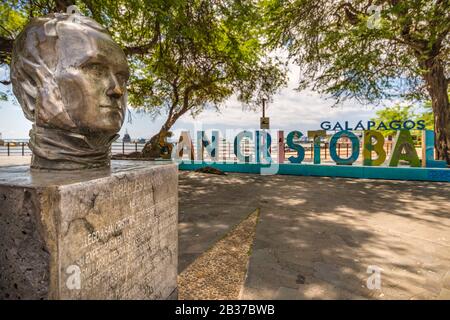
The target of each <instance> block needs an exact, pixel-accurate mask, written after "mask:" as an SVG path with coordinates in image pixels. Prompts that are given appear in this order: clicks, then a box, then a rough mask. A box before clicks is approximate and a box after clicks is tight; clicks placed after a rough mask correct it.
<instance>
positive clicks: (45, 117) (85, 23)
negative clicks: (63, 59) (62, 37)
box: [11, 14, 108, 128]
mask: <svg viewBox="0 0 450 320" xmlns="http://www.w3.org/2000/svg"><path fill="white" fill-rule="evenodd" d="M62 23H63V24H74V25H73V29H78V30H79V31H80V32H83V29H86V28H91V29H95V30H96V31H99V32H102V33H106V34H108V32H107V31H106V29H105V28H103V27H102V26H101V25H99V24H98V23H97V22H95V21H94V20H92V19H90V18H88V17H85V16H82V15H78V14H50V15H47V16H45V17H39V18H34V19H33V20H32V21H30V23H29V24H28V25H27V26H26V27H25V29H24V30H23V31H22V32H21V33H20V34H19V36H18V37H17V39H16V41H15V43H14V47H13V53H12V60H11V81H12V86H13V92H14V95H15V96H16V98H17V99H18V101H19V103H20V105H21V106H22V110H23V112H24V114H25V117H26V118H27V119H28V120H30V121H33V122H36V123H37V124H38V125H40V126H49V127H55V128H61V127H62V128H67V127H69V128H75V127H76V126H75V124H74V123H73V121H72V120H71V119H70V116H69V115H68V113H67V112H66V109H65V106H64V103H63V101H62V99H61V92H60V90H59V88H58V85H57V83H56V80H55V76H54V72H55V70H56V68H57V63H58V61H59V59H55V57H57V56H58V50H57V47H58V25H60V24H62ZM71 27H72V26H71Z"/></svg>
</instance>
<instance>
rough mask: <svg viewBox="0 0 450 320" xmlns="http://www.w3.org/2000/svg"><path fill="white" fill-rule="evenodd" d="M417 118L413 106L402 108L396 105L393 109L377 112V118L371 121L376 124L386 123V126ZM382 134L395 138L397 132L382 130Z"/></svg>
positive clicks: (388, 108)
mask: <svg viewBox="0 0 450 320" xmlns="http://www.w3.org/2000/svg"><path fill="white" fill-rule="evenodd" d="M413 118H415V115H414V110H413V106H402V105H399V104H398V105H395V106H393V107H387V108H384V109H380V110H378V111H377V112H376V117H375V118H373V119H371V120H372V121H375V122H376V123H380V122H384V123H385V124H389V123H390V122H391V121H400V122H402V123H403V122H404V121H406V120H411V119H413ZM381 133H382V134H383V135H384V136H385V137H387V136H395V134H396V131H395V130H382V131H381Z"/></svg>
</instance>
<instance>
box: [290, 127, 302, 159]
mask: <svg viewBox="0 0 450 320" xmlns="http://www.w3.org/2000/svg"><path fill="white" fill-rule="evenodd" d="M294 136H297V139H300V137H301V136H303V134H302V133H301V132H300V131H291V132H289V134H288V136H287V138H286V143H287V145H288V147H289V148H291V149H294V150H296V151H297V157H289V158H288V160H289V161H290V162H291V163H302V161H303V159H305V149H304V148H303V147H302V146H301V145H299V144H295V143H294Z"/></svg>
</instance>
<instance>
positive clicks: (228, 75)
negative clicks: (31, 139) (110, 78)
mask: <svg viewBox="0 0 450 320" xmlns="http://www.w3.org/2000/svg"><path fill="white" fill-rule="evenodd" d="M73 3H75V4H76V5H78V7H79V8H80V10H81V11H82V12H83V13H84V14H86V15H90V16H92V17H93V18H94V19H95V20H97V21H98V22H99V23H101V24H102V25H104V26H105V27H106V28H107V29H108V30H109V31H110V33H111V35H112V36H113V38H114V39H115V40H116V41H117V42H118V43H119V44H120V45H121V46H122V48H123V49H124V51H125V53H126V54H127V56H128V60H129V64H130V67H131V70H132V76H131V78H130V83H129V88H128V92H129V103H130V105H131V106H132V107H134V108H136V109H138V110H143V111H145V112H149V113H151V114H152V115H155V116H156V115H160V114H163V113H165V114H167V121H166V122H165V123H164V125H163V128H162V130H169V129H170V127H171V126H172V125H173V124H174V123H175V121H176V120H177V119H178V118H179V117H181V116H182V115H183V114H185V113H191V114H192V115H194V116H195V115H197V114H198V113H200V112H201V111H202V110H203V109H204V108H208V107H209V108H216V109H218V108H220V107H221V105H222V103H223V102H224V101H225V100H226V99H227V98H229V97H230V96H231V95H233V94H236V95H237V97H238V99H239V100H240V101H242V102H243V103H245V104H246V105H248V106H250V107H255V106H257V105H259V104H260V102H261V101H262V99H270V98H271V96H272V95H273V94H274V93H275V92H277V90H278V89H279V88H280V87H282V86H284V85H285V83H286V78H285V75H286V70H285V65H284V64H283V63H282V62H281V61H279V60H278V59H277V58H276V57H275V58H274V57H271V56H270V54H269V53H270V52H269V50H268V49H266V48H265V47H264V45H263V41H262V40H263V39H262V37H261V35H260V30H261V22H262V18H261V15H260V10H259V8H258V6H257V5H256V4H255V3H254V2H253V1H236V0H214V1H210V0H152V1H145V0H127V1H125V0H99V1H91V0H80V1H51V0H36V1H25V0H22V1H17V0H16V1H14V0H9V1H6V4H5V5H2V7H1V8H2V9H1V10H2V12H1V13H0V14H1V16H2V20H3V19H5V20H6V21H7V23H6V24H4V27H2V30H3V31H2V33H0V37H1V38H0V43H2V45H1V47H0V56H1V57H2V58H1V59H2V60H0V62H2V63H6V64H7V63H8V62H9V56H10V50H9V51H8V49H9V47H8V46H9V44H10V43H12V42H11V41H13V40H14V38H15V36H16V35H17V34H18V32H19V31H20V29H21V28H22V27H23V25H24V23H25V22H26V21H27V20H28V19H29V18H31V17H33V16H39V15H44V14H47V13H49V12H55V11H64V10H65V8H66V7H67V6H68V5H70V4H73ZM2 25H3V22H2Z"/></svg>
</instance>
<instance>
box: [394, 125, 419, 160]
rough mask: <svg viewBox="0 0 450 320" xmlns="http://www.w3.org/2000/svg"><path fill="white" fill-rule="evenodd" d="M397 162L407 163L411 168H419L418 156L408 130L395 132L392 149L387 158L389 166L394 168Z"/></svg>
mask: <svg viewBox="0 0 450 320" xmlns="http://www.w3.org/2000/svg"><path fill="white" fill-rule="evenodd" d="M403 151H404V152H403ZM399 160H405V161H408V162H409V165H410V166H411V167H420V161H419V156H418V155H417V152H416V148H415V147H414V142H413V139H412V136H411V133H410V132H409V130H404V129H402V130H399V131H398V132H397V136H396V137H395V143H394V148H393V149H392V153H391V156H390V157H389V166H390V167H396V166H397V165H398V162H399Z"/></svg>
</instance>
